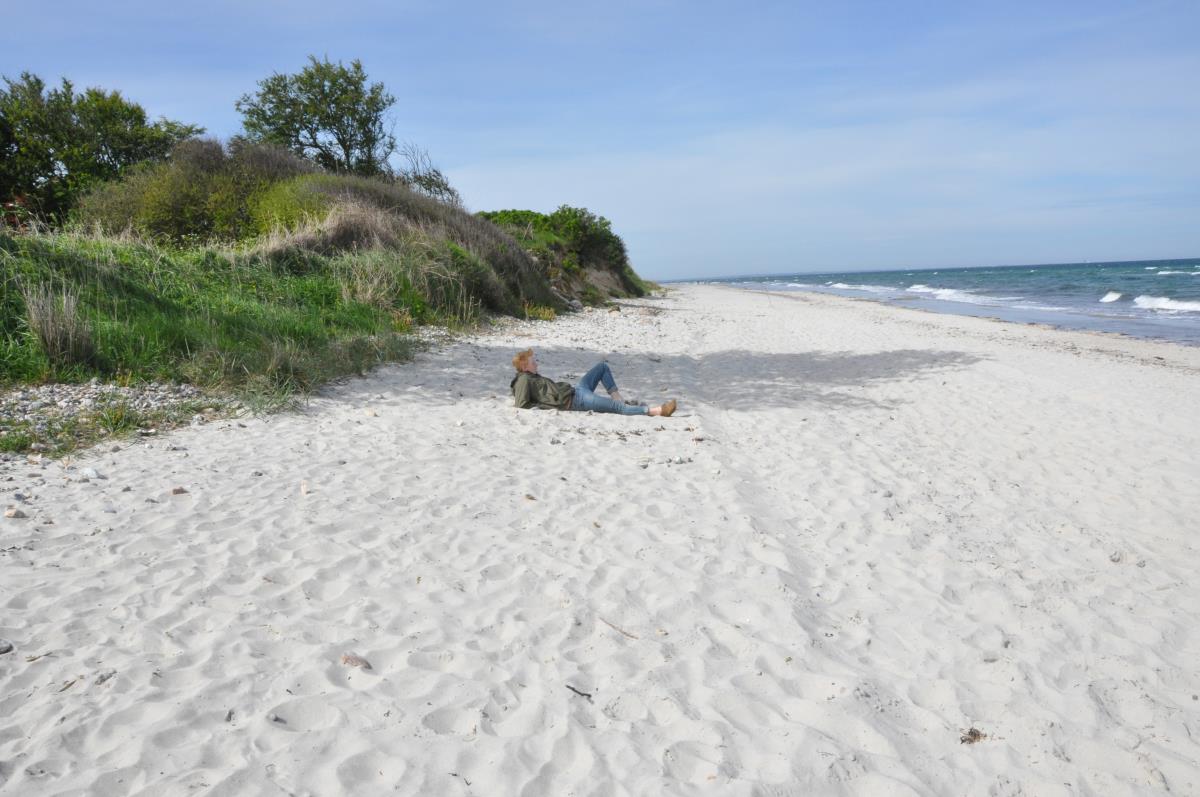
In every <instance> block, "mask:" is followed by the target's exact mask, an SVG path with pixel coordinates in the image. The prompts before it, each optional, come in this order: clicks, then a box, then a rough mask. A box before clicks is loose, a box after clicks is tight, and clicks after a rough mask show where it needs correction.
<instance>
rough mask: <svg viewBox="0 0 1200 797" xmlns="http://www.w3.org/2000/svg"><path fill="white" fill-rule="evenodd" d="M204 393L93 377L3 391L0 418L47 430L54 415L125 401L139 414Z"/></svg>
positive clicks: (70, 415)
mask: <svg viewBox="0 0 1200 797" xmlns="http://www.w3.org/2000/svg"><path fill="white" fill-rule="evenodd" d="M203 395H204V393H203V391H201V390H200V389H199V388H197V387H193V386H192V385H171V384H165V383H160V382H148V383H146V384H144V385H137V386H134V387H130V386H125V385H114V384H102V383H101V382H100V380H99V379H93V380H91V381H90V382H86V383H83V384H51V385H23V386H21V387H18V388H15V389H13V390H9V391H6V392H4V393H0V421H24V422H27V423H32V424H33V426H34V429H35V430H36V431H44V430H45V427H46V426H47V424H48V419H50V418H51V417H53V418H73V417H75V416H78V415H84V414H87V413H89V412H91V411H93V410H95V409H96V408H97V407H104V406H106V405H112V404H124V405H126V406H128V407H129V408H130V409H132V410H135V411H137V412H140V413H147V412H155V411H158V410H165V409H169V408H171V407H172V406H175V405H177V404H183V403H185V402H191V401H195V400H196V399H197V398H199V397H201V396H203Z"/></svg>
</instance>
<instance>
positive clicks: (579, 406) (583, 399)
mask: <svg viewBox="0 0 1200 797" xmlns="http://www.w3.org/2000/svg"><path fill="white" fill-rule="evenodd" d="M571 409H573V410H579V411H580V412H587V411H588V410H591V411H592V412H615V413H618V414H620V415H649V414H650V411H649V410H648V409H647V408H646V407H641V406H637V405H633V404H626V403H625V402H623V401H614V400H613V399H610V398H608V397H607V396H598V395H596V393H594V392H593V391H591V390H589V389H588V388H587V387H584V386H583V385H582V384H580V385H576V386H575V398H574V399H573V400H572V401H571Z"/></svg>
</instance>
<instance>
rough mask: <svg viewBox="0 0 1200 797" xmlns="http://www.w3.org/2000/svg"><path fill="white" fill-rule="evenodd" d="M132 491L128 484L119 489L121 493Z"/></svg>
mask: <svg viewBox="0 0 1200 797" xmlns="http://www.w3.org/2000/svg"><path fill="white" fill-rule="evenodd" d="M132 491H133V488H132V487H130V486H129V485H128V484H127V485H125V486H124V487H122V488H121V492H123V493H128V492H132Z"/></svg>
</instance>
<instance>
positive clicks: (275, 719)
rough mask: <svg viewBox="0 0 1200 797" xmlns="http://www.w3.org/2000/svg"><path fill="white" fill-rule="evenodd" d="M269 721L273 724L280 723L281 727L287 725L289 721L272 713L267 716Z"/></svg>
mask: <svg viewBox="0 0 1200 797" xmlns="http://www.w3.org/2000/svg"><path fill="white" fill-rule="evenodd" d="M267 719H268V720H270V721H271V722H278V723H279V724H280V725H287V720H285V719H284V718H283V717H281V716H279V715H278V714H276V713H275V712H274V711H272V712H271V713H270V714H268V715H267Z"/></svg>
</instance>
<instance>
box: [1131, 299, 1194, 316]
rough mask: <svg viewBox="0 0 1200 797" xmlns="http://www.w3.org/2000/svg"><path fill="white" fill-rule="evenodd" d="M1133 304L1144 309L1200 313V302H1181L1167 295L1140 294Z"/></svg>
mask: <svg viewBox="0 0 1200 797" xmlns="http://www.w3.org/2000/svg"><path fill="white" fill-rule="evenodd" d="M1133 305H1134V307H1140V308H1142V309H1143V310H1162V311H1163V312H1167V313H1200V302H1181V301H1179V300H1178V299H1168V298H1167V297H1165V296H1139V297H1137V298H1136V299H1134V300H1133Z"/></svg>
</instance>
